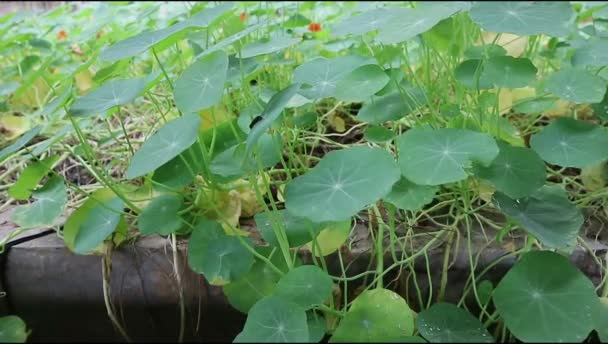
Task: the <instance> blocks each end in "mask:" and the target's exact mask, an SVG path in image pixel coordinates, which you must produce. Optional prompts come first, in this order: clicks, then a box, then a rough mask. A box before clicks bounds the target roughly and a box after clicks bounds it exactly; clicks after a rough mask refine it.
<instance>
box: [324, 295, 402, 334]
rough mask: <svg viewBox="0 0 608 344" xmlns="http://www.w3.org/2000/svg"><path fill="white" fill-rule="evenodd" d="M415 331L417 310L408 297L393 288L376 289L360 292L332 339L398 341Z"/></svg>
mask: <svg viewBox="0 0 608 344" xmlns="http://www.w3.org/2000/svg"><path fill="white" fill-rule="evenodd" d="M413 332H414V313H413V312H412V310H411V309H410V308H409V306H408V305H407V303H406V302H405V300H404V299H403V298H402V297H401V296H399V294H397V293H395V292H393V291H390V290H387V289H373V290H367V291H364V292H363V293H361V294H360V295H359V296H357V298H356V299H355V301H353V303H352V305H351V306H350V308H349V309H348V312H346V315H345V316H344V317H343V318H342V320H340V324H339V325H338V327H337V328H336V330H335V331H334V334H333V336H332V337H331V338H330V340H329V342H330V343H342V342H352V343H359V342H368V343H369V342H397V341H402V340H403V339H404V337H407V336H411V335H412V334H413Z"/></svg>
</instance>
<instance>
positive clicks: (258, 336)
mask: <svg viewBox="0 0 608 344" xmlns="http://www.w3.org/2000/svg"><path fill="white" fill-rule="evenodd" d="M308 340H309V335H308V324H307V320H306V312H305V311H304V309H303V308H301V307H300V306H298V305H297V304H295V303H293V302H291V301H289V300H286V299H285V298H282V297H279V296H269V297H265V298H263V299H261V300H260V301H258V302H257V303H256V304H255V305H254V306H253V307H252V308H251V309H250V310H249V314H248V315H247V321H246V322H245V326H244V327H243V331H242V332H241V333H239V335H238V336H237V337H236V338H235V339H234V343H253V342H258V343H294V342H295V343H302V342H308Z"/></svg>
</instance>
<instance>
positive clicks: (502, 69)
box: [483, 56, 537, 88]
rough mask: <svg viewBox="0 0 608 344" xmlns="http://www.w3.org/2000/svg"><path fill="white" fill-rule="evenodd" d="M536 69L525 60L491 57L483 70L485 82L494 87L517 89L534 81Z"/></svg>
mask: <svg viewBox="0 0 608 344" xmlns="http://www.w3.org/2000/svg"><path fill="white" fill-rule="evenodd" d="M536 72H537V69H536V67H534V65H533V64H532V61H530V60H529V59H527V58H516V57H512V56H493V57H491V58H490V59H488V61H487V62H486V64H485V66H484V68H483V76H484V78H485V80H488V81H491V82H492V83H493V84H494V86H496V87H506V88H519V87H524V86H528V85H530V84H531V83H532V82H533V81H534V80H535V79H536Z"/></svg>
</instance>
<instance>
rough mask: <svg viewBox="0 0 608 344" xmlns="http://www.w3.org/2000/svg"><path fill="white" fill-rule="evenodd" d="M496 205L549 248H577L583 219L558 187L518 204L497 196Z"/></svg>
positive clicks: (552, 187)
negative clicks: (575, 246)
mask: <svg viewBox="0 0 608 344" xmlns="http://www.w3.org/2000/svg"><path fill="white" fill-rule="evenodd" d="M493 201H494V204H495V205H496V206H497V207H498V209H499V210H500V211H502V212H503V213H504V214H505V215H507V216H508V217H509V218H510V219H512V220H513V221H515V222H516V223H517V224H518V225H519V226H520V227H521V228H523V229H524V230H526V231H527V232H528V233H530V234H532V235H534V236H535V237H536V238H537V239H538V240H539V241H540V242H541V243H542V244H543V245H545V246H546V247H549V248H563V249H568V248H572V247H573V246H574V245H575V244H576V236H577V235H578V232H579V230H580V228H581V226H582V224H583V215H582V214H581V212H580V210H579V209H578V208H577V207H576V206H575V205H574V204H573V203H571V202H570V200H568V195H567V194H566V192H565V191H564V190H563V189H562V188H561V187H559V186H558V185H552V186H549V185H545V186H543V187H542V188H540V189H539V190H537V191H535V192H534V193H533V194H531V195H530V196H529V197H527V198H522V199H518V200H514V199H511V198H509V197H508V196H507V195H505V194H503V193H500V192H497V193H495V194H494V199H493Z"/></svg>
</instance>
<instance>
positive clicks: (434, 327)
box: [416, 303, 494, 343]
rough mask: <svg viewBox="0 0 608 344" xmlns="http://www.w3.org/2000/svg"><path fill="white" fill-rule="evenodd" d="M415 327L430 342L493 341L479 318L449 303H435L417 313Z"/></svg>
mask: <svg viewBox="0 0 608 344" xmlns="http://www.w3.org/2000/svg"><path fill="white" fill-rule="evenodd" d="M416 328H417V329H418V331H420V334H421V335H422V336H423V337H424V338H425V339H427V340H428V341H429V342H431V343H494V338H492V336H491V335H490V333H489V332H488V330H487V329H486V328H485V327H484V326H483V324H482V323H480V322H479V320H477V319H475V317H473V316H472V315H471V314H470V313H468V312H467V311H465V310H464V309H462V308H458V307H456V305H453V304H450V303H436V304H434V305H433V306H431V307H430V308H428V309H426V310H424V311H423V312H421V313H420V314H418V316H417V317H416Z"/></svg>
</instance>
